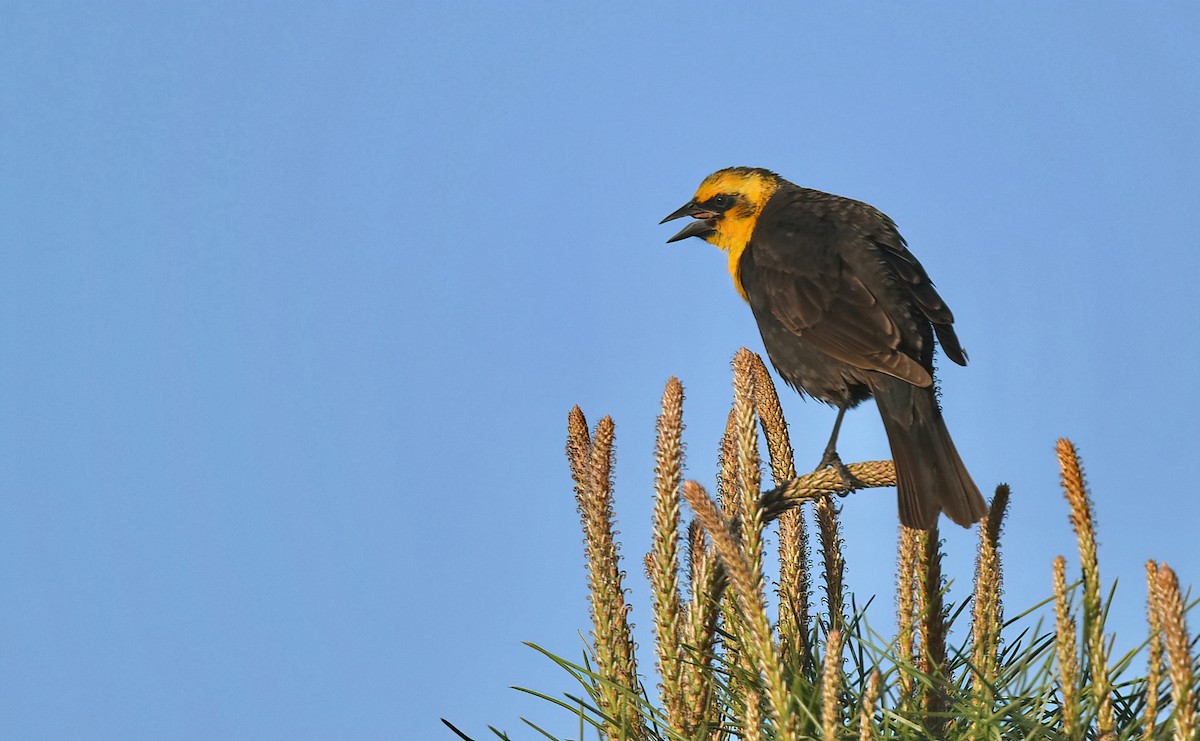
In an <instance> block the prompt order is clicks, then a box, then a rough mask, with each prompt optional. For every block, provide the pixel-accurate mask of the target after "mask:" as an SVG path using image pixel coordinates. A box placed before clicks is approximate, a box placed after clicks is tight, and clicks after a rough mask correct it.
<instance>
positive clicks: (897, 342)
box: [660, 167, 987, 530]
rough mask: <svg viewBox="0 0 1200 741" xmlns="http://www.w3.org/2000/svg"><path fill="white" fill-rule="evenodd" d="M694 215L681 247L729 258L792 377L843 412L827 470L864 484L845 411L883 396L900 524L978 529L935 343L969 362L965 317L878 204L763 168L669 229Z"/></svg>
mask: <svg viewBox="0 0 1200 741" xmlns="http://www.w3.org/2000/svg"><path fill="white" fill-rule="evenodd" d="M687 216H690V217H691V218H692V219H693V221H691V222H689V223H688V225H687V226H685V227H684V228H683V229H682V230H680V231H679V233H678V234H676V235H674V236H673V237H671V238H670V239H668V240H667V242H668V243H671V242H677V241H680V240H682V239H687V238H688V237H699V238H701V239H703V240H705V241H706V242H709V243H711V244H713V245H716V246H717V247H719V248H720V249H721V250H723V251H724V252H725V254H726V256H727V258H728V267H729V274H730V276H731V277H732V278H733V284H734V287H735V288H736V289H737V291H738V293H739V294H741V297H742V298H743V299H744V300H745V301H746V302H747V303H748V304H749V305H750V309H751V311H752V312H753V314H754V318H755V320H756V322H757V324H758V328H759V332H760V333H761V335H762V341H763V346H764V348H765V349H766V351H767V355H768V356H769V358H770V360H771V364H772V365H773V366H774V367H775V370H776V372H778V373H779V375H780V376H781V377H782V378H783V380H784V381H785V382H786V383H787V384H788V385H789V386H791V387H792V388H793V389H795V390H796V391H797V392H799V393H800V395H801V396H805V395H807V396H809V397H811V398H814V399H817V400H818V401H821V402H824V403H826V404H830V405H832V406H835V407H837V410H838V413H837V419H836V421H835V422H834V426H833V433H832V435H831V436H830V439H829V444H828V445H827V446H826V448H825V453H824V455H823V456H822V459H821V462H820V464H819V465H818V469H821V468H826V467H829V466H833V467H835V468H836V469H837V470H838V471H839V473H840V474H841V476H842V478H843V480H845V481H846V482H847V484H848V485H852V483H853V480H852V478H851V477H850V476H849V471H848V469H847V468H846V467H845V466H844V465H843V464H842V462H841V459H840V458H839V457H838V454H837V437H838V431H839V430H840V428H841V424H842V418H843V417H844V416H845V413H846V410H847V409H851V408H853V407H855V406H857V405H859V404H860V403H862V402H863V401H865V400H867V399H869V398H871V397H874V399H875V402H876V405H877V407H878V409H879V414H880V417H881V418H882V420H883V427H884V430H885V432H886V433H887V438H888V444H889V447H890V448H891V452H892V460H893V462H894V463H895V468H896V490H897V502H898V508H899V517H900V522H901V524H902V525H904V526H905V527H909V528H915V529H919V530H929V529H931V528H933V527H935V526H936V524H937V522H938V517H939V514H940V513H942V512H944V513H945V514H946V515H947V517H949V518H950V519H951V520H952V521H953V522H955V523H957V524H959V525H962V526H963V527H970V526H971V525H972V524H973V523H975V522H978V521H979V519H980V518H981V517H983V516H984V515H986V514H987V504H986V503H985V502H984V500H983V497H982V496H981V495H980V493H979V488H978V487H977V486H976V485H975V482H974V481H973V480H972V478H971V475H970V473H969V472H968V471H967V468H966V466H965V465H964V464H963V461H962V458H961V457H960V456H959V454H958V451H957V449H956V448H955V447H954V441H953V440H952V439H951V438H950V432H949V430H948V429H947V428H946V422H945V420H944V419H943V417H942V410H941V407H940V405H939V402H938V391H937V388H936V385H935V382H934V365H933V357H934V345H935V340H934V338H935V336H936V342H937V344H938V345H940V346H941V348H942V352H943V353H944V354H945V356H946V357H948V358H949V359H950V360H952V361H954V362H955V363H957V364H959V365H966V364H967V354H966V352H964V351H963V348H962V345H961V344H959V340H958V336H957V335H956V334H955V332H954V327H953V324H954V315H953V314H952V313H951V311H950V309H949V307H947V306H946V303H945V302H944V301H943V300H942V297H941V296H940V295H939V294H938V292H937V290H936V289H935V288H934V285H933V282H932V281H931V280H930V279H929V275H928V274H927V273H926V272H925V268H923V267H922V266H921V263H920V262H918V261H917V258H916V257H915V256H914V255H913V254H912V253H911V252H910V251H909V249H908V245H907V243H906V242H905V240H904V238H903V237H902V236H901V235H900V232H899V230H898V229H897V227H896V224H895V222H893V221H892V220H891V219H890V218H889V217H888V216H887V215H885V214H884V213H883V212H881V211H880V210H878V209H876V208H875V207H873V206H871V205H868V204H866V203H863V202H861V201H856V200H853V199H850V198H845V197H843V196H838V195H833V194H831V193H825V192H822V191H819V190H814V189H811V188H804V187H801V186H798V185H795V184H794V183H791V182H789V181H787V180H785V179H783V178H782V177H780V176H779V175H777V174H776V173H774V172H772V171H770V170H767V169H763V168H759V167H730V168H726V169H723V170H718V171H717V172H714V173H713V174H711V175H709V176H708V177H706V178H705V179H704V180H703V182H701V184H700V187H699V188H698V189H697V190H696V193H695V195H694V196H693V197H692V199H691V200H690V201H688V202H687V203H685V204H684V205H683V206H682V207H680V208H679V209H677V210H675V211H674V212H672V213H671V214H670V215H668V216H667V217H666V218H665V219H663V220H662V222H660V223H663V224H665V223H666V222H668V221H672V220H675V219H680V218H683V217H687Z"/></svg>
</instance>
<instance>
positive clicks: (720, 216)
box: [660, 167, 784, 298]
mask: <svg viewBox="0 0 1200 741" xmlns="http://www.w3.org/2000/svg"><path fill="white" fill-rule="evenodd" d="M783 182H784V181H783V178H781V177H779V176H778V175H776V174H775V173H773V172H771V171H770V170H764V169H762V168H758V167H730V168H728V169H725V170H718V171H716V172H714V173H713V174H712V175H709V176H708V177H706V178H704V182H702V183H700V187H699V188H698V189H697V190H696V195H694V196H693V197H692V200H690V201H688V202H687V203H685V204H683V206H682V207H681V208H679V209H678V210H676V211H675V212H674V213H672V214H671V215H670V216H668V217H667V218H665V219H663V220H662V222H660V223H663V224H665V223H666V222H668V221H671V220H672V219H679V218H683V217H684V216H691V217H692V218H693V219H695V221H693V222H692V223H690V224H688V225H687V226H685V227H684V228H683V229H681V230H680V231H679V233H678V234H676V235H675V236H673V237H671V238H670V239H668V240H667V242H677V241H679V240H681V239H687V238H688V237H700V238H701V239H703V240H705V241H707V242H710V243H712V244H715V245H716V246H718V247H720V248H721V249H722V250H724V251H725V252H726V253H727V254H728V255H729V273H730V274H731V275H732V276H733V282H734V285H736V286H737V289H738V293H741V294H742V297H743V298H745V296H746V292H745V291H744V290H743V289H742V283H741V281H740V280H739V279H738V262H739V261H740V260H741V257H742V252H743V251H744V250H745V249H746V245H747V244H749V242H750V235H751V234H752V233H753V232H754V224H755V222H757V221H758V215H759V214H761V213H762V210H763V206H765V205H767V201H768V200H770V199H771V196H773V195H775V191H777V190H779V186H780V184H782V183H783Z"/></svg>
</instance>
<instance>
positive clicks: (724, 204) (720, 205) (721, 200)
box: [710, 194, 734, 211]
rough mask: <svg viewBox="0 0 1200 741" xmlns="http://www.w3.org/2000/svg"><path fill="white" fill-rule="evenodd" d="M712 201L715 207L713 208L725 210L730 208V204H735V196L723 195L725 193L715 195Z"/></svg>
mask: <svg viewBox="0 0 1200 741" xmlns="http://www.w3.org/2000/svg"><path fill="white" fill-rule="evenodd" d="M710 203H712V207H713V208H715V209H717V210H719V211H724V210H726V209H728V208H729V207H730V206H732V205H733V203H734V197H733V196H729V195H723V194H722V195H719V196H715V197H714V198H713V199H712V201H710Z"/></svg>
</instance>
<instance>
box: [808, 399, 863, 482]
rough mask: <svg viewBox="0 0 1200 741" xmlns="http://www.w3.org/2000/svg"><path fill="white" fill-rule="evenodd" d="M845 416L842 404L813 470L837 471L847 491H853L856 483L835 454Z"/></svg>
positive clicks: (840, 458) (839, 457)
mask: <svg viewBox="0 0 1200 741" xmlns="http://www.w3.org/2000/svg"><path fill="white" fill-rule="evenodd" d="M845 416H846V406H845V405H844V404H843V405H842V406H840V407H838V414H837V419H836V420H834V423H833V433H832V434H830V436H829V444H828V445H826V446H825V454H824V455H822V456H821V462H820V463H818V464H817V467H816V469H815V470H817V471H820V470H822V469H824V468H833V470H835V471H837V474H838V477H839V478H841V480H842V483H843V484H844V485H845V486H846V488H847V490H853V489H854V488H855V487H856V486H857V485H858V482H857V481H856V480H855V479H854V476H853V475H852V474H851V473H850V469H849V468H847V467H846V464H845V463H842V457H841V456H839V455H838V454H837V439H838V432H840V431H841V429H842V417H845ZM849 493H850V491H845V492H842V493H841V496H845V495H846V494H849Z"/></svg>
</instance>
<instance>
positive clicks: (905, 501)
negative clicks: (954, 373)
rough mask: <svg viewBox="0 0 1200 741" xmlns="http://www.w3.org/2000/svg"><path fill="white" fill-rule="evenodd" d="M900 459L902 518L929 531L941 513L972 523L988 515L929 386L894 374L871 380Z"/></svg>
mask: <svg viewBox="0 0 1200 741" xmlns="http://www.w3.org/2000/svg"><path fill="white" fill-rule="evenodd" d="M870 385H871V390H872V392H873V393H874V395H875V402H876V403H877V404H878V405H879V414H880V416H881V417H882V418H883V428H884V430H886V431H887V436H888V443H889V444H890V446H891V448H892V460H893V461H894V462H895V464H896V491H897V493H898V495H899V501H900V522H901V524H903V525H905V526H906V527H912V528H917V529H920V530H928V529H929V528H931V527H933V526H934V525H936V524H937V519H938V513H939V512H945V513H946V516H948V517H949V518H950V519H951V520H953V521H954V522H956V523H958V524H959V525H962V526H963V527H970V526H971V524H972V523H974V522H978V521H979V518H981V517H983V516H984V515H986V514H987V511H988V510H987V503H986V502H984V500H983V496H982V495H980V493H979V488H978V487H976V486H975V482H974V481H972V480H971V474H969V473H967V468H966V466H964V465H963V462H962V458H959V456H958V451H957V450H956V449H955V448H954V441H953V440H951V439H950V431H949V430H947V429H946V423H945V421H944V420H943V419H942V412H941V410H940V409H938V404H937V397H936V396H935V395H934V391H933V389H932V388H930V387H921V386H913V385H912V384H910V383H907V382H905V381H901V380H900V379H898V378H892V377H891V376H882V375H880V376H875V377H874V378H872V379H871V382H870Z"/></svg>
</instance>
